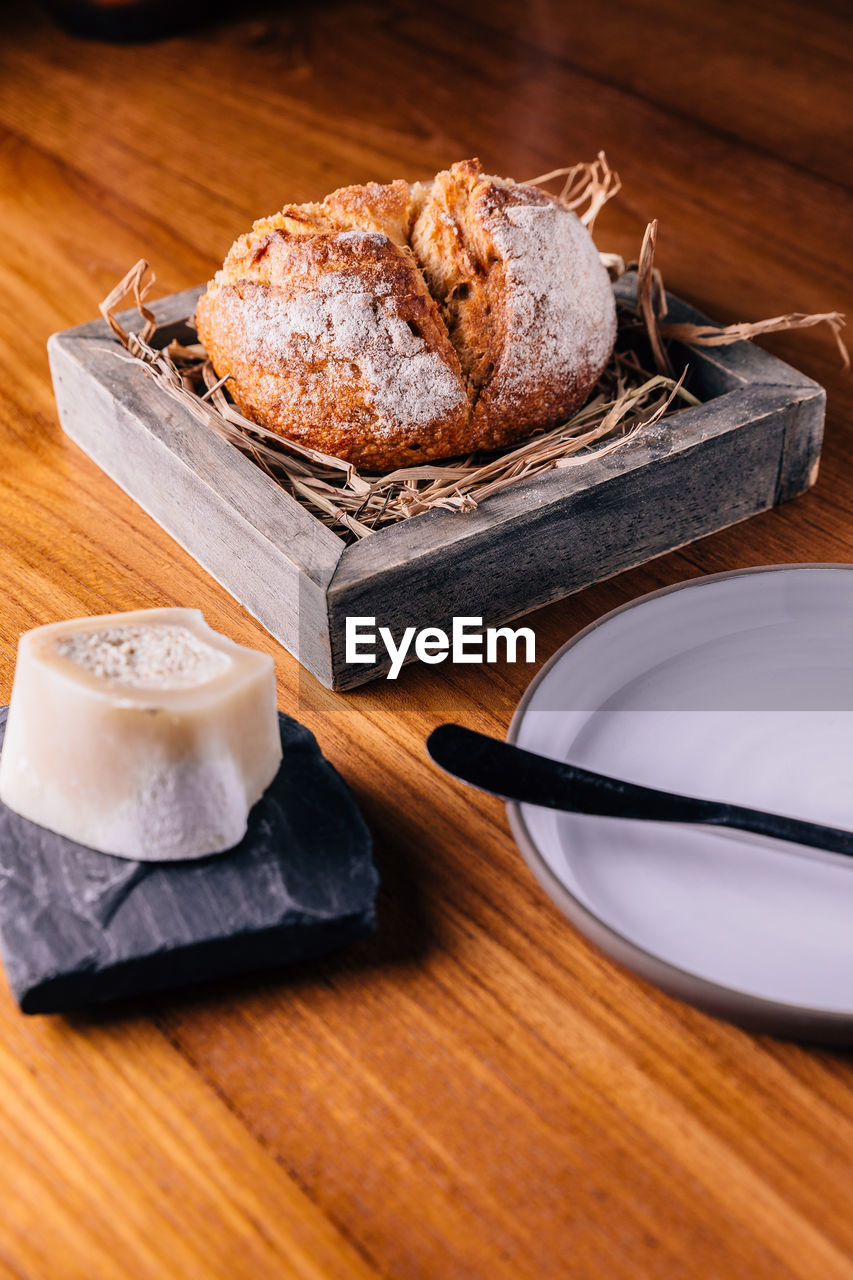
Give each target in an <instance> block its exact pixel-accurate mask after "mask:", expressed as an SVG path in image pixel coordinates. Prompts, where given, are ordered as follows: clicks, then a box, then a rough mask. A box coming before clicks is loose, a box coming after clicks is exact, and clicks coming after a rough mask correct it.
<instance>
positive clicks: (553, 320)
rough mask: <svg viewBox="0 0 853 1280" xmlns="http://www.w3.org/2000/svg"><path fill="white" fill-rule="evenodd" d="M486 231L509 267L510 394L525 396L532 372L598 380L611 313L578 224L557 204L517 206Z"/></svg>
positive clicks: (603, 278)
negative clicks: (597, 375)
mask: <svg viewBox="0 0 853 1280" xmlns="http://www.w3.org/2000/svg"><path fill="white" fill-rule="evenodd" d="M488 227H489V231H490V233H491V236H492V238H493V240H494V244H495V247H496V248H497V250H498V252H499V253H500V255H501V257H502V258H503V259H504V261H505V265H506V284H507V292H508V297H507V306H508V308H509V323H508V325H507V333H508V341H507V346H506V348H505V351H504V354H503V359H502V361H501V369H500V375H501V382H502V383H503V384H504V386H505V388H506V391H507V393H509V394H510V395H512V394H517V395H523V394H524V392H525V389H529V386H530V376H531V370H532V369H534V368H535V369H536V370H537V372H538V377H539V378H541V379H542V380H544V381H550V380H553V379H558V380H560V381H561V382H564V383H567V384H570V383H572V382H574V381H575V380H576V379H577V378H578V377H579V376H584V375H586V374H587V373H588V372H589V371H590V370H591V371H592V372H593V374H595V373H597V372H598V371H599V370H600V369H602V368H603V367H604V365H605V364H606V363H607V361H608V359H609V358H610V353H611V351H612V350H613V343H614V341H615V339H616V307H615V304H614V300H613V290H612V288H611V285H610V281H609V279H608V276H607V272H606V270H605V268H604V267H603V265H602V263H601V260H600V258H599V256H598V250H597V249H596V247H595V244H594V242H593V240H592V237H591V236H590V234H589V232H588V231H587V230H586V228H585V227H584V225H583V223H582V222H581V221H580V219H579V218H577V217H576V216H575V215H574V214H573V213H568V212H567V210H565V209H563V208H561V207H560V206H559V205H554V204H550V203H549V204H529V205H517V204H514V205H509V206H507V207H504V208H502V209H498V210H496V211H495V212H493V213H492V214H491V215H490V216H489V219H488Z"/></svg>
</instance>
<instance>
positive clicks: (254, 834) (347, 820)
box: [0, 707, 379, 1013]
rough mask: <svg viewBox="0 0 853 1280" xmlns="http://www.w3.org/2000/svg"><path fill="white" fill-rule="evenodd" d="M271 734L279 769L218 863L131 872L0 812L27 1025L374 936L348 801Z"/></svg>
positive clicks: (5, 886)
mask: <svg viewBox="0 0 853 1280" xmlns="http://www.w3.org/2000/svg"><path fill="white" fill-rule="evenodd" d="M6 713H7V708H5V707H3V708H0V744H2V738H3V734H4V733H5V729H6ZM279 721H280V725H281V745H282V749H283V752H284V759H283V761H282V765H281V768H280V770H279V772H278V774H277V775H276V778H275V780H274V781H273V783H272V785H271V786H270V787H269V788H268V790H267V791H266V793H265V794H264V796H263V797H262V798H261V800H259V801H258V803H257V804H256V805H255V807H254V808H253V809H252V812H251V814H250V816H249V829H248V832H247V834H246V837H245V839H244V840H243V841H242V842H241V843H240V844H239V845H237V846H236V848H234V849H233V850H231V851H230V852H228V853H224V854H216V855H213V856H211V857H208V858H197V859H194V860H192V861H189V862H177V863H174V862H173V863H158V862H131V861H128V860H127V859H124V858H115V857H112V856H110V855H109V854H105V853H97V852H96V851H95V850H94V849H89V848H86V847H85V846H84V845H79V844H75V843H74V841H72V840H66V839H65V838H64V837H63V836H58V835H55V834H54V833H53V832H51V831H48V830H46V829H45V828H44V827H39V826H36V825H35V823H32V822H28V821H27V820H26V819H25V818H21V817H19V816H18V814H16V813H13V812H12V811H11V810H10V809H7V808H6V806H5V805H3V804H0V951H2V956H3V964H4V966H5V969H6V976H7V978H8V981H9V986H10V987H11V988H12V992H13V994H14V996H15V999H16V1000H17V1001H18V1003H19V1005H20V1006H21V1009H22V1010H23V1011H24V1012H25V1013H58V1012H62V1011H64V1010H68V1009H72V1008H77V1007H79V1006H82V1005H88V1004H93V1003H97V1002H100V1001H104V1000H115V999H118V998H119V997H121V996H127V995H131V994H136V993H139V992H141V991H152V990H158V989H165V988H168V987H178V986H184V985H185V984H187V983H191V982H197V981H199V980H202V979H209V978H217V977H224V976H225V975H227V974H234V973H241V972H245V971H247V970H251V969H255V968H260V967H263V966H267V965H280V964H284V963H289V962H292V961H296V960H303V959H306V958H308V957H311V956H316V955H319V954H321V953H322V952H325V951H329V950H331V949H332V948H333V947H338V946H340V945H342V944H343V943H347V942H350V941H352V940H354V939H356V938H359V937H361V936H362V935H364V934H366V933H368V932H370V931H371V930H372V929H373V928H374V927H375V924H376V917H375V909H374V900H375V897H376V890H377V888H378V884H379V877H378V874H377V871H376V868H375V866H374V864H373V859H372V857H371V846H372V842H371V838H370V832H369V831H368V829H367V827H366V826H365V823H364V820H363V818H362V817H361V814H360V813H359V811H358V808H357V806H356V803H355V800H354V798H353V796H352V793H351V792H350V790H349V788H348V787H347V785H346V783H345V782H344V781H343V779H342V778H341V777H340V776H339V774H338V773H336V772H335V770H334V769H333V768H332V766H331V765H330V764H329V763H328V761H327V760H325V759H324V758H323V755H322V754H321V752H320V749H319V747H318V746H317V742H316V739H315V738H314V736H313V734H312V733H310V732H309V731H308V730H307V729H306V728H304V727H303V726H302V725H300V724H298V723H297V722H296V721H295V720H291V719H290V717H289V716H285V715H281V714H280V715H279Z"/></svg>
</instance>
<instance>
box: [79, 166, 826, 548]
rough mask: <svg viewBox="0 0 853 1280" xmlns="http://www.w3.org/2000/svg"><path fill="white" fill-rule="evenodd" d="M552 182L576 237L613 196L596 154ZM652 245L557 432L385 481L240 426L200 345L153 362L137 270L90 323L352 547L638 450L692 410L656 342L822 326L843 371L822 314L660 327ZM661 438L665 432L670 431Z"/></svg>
mask: <svg viewBox="0 0 853 1280" xmlns="http://www.w3.org/2000/svg"><path fill="white" fill-rule="evenodd" d="M558 179H562V186H561V189H560V193H559V196H558V199H560V200H561V201H562V202H563V204H564V205H565V206H566V207H567V208H570V209H572V210H573V211H574V212H576V213H577V214H578V216H579V217H580V218H581V220H582V221H584V222H585V223H586V225H587V226H588V227H591V226H592V225H593V224H594V221H595V218H596V216H597V214H598V213H599V212H600V210H601V209H602V208H603V206H604V205H605V204H606V203H607V201H608V200H610V199H612V197H613V196H614V195H615V194H616V192H617V191H618V190H619V188H620V185H621V184H620V181H619V176H618V174H616V173H615V172H614V171H613V170H612V169H611V168H610V166H609V165H608V163H607V159H606V157H605V155H604V153H603V152H600V153H599V155H598V157H597V159H596V160H595V161H593V162H592V163H591V164H580V165H573V166H572V167H571V168H564V169H554V170H553V171H552V172H551V173H546V174H542V175H541V177H539V178H534V179H533V180H532V181H533V184H535V185H543V184H545V183H547V182H552V181H557V180H558ZM656 241H657V222H653V223H651V224H650V225H649V227H648V228H647V229H646V234H645V236H644V238H643V246H642V250H641V253H640V260H639V264H638V279H637V299H638V302H637V309H636V310H633V309H631V308H629V307H628V306H627V305H626V304H624V303H620V305H619V307H618V309H617V318H618V324H619V335H618V337H617V343H616V349H615V351H614V353H613V356H612V358H611V361H610V363H609V364H608V366H607V368H606V369H605V370H604V372H603V373H602V375H601V378H600V379H599V381H598V384H597V386H596V388H595V389H594V391H593V393H592V395H591V396H590V398H589V399H588V400H587V402H586V404H585V405H583V407H582V408H580V409H579V410H578V411H577V412H576V413H574V414H573V415H572V416H571V418H569V419H568V421H566V422H565V423H563V424H561V425H560V426H558V427H554V428H552V429H551V430H548V431H542V432H539V433H537V434H535V435H533V436H531V437H530V438H529V439H528V440H525V441H523V442H522V443H521V444H517V445H513V446H509V447H507V448H505V449H502V450H499V451H497V452H496V453H494V454H492V455H490V456H483V455H476V454H472V455H471V456H470V457H467V458H456V459H450V460H448V461H440V462H433V463H426V464H421V465H418V466H413V467H403V468H400V469H398V470H396V471H393V472H390V473H389V474H386V475H366V474H365V475H363V474H361V473H360V472H359V471H358V470H357V469H356V468H355V467H354V466H353V465H352V463H349V462H345V461H343V460H342V459H340V458H334V457H332V456H330V455H329V454H324V453H320V452H319V451H318V450H316V449H311V448H308V447H307V446H306V445H302V444H299V443H298V442H297V441H295V440H291V439H289V438H287V437H283V436H280V435H277V434H276V433H275V432H273V431H269V430H267V429H266V428H265V427H262V426H261V425H260V424H258V423H256V422H252V421H251V420H250V419H248V418H246V417H244V415H243V414H241V413H240V411H239V410H238V409H237V407H236V406H235V405H234V404H233V403H232V401H231V400H229V398H228V395H227V384H228V377H227V376H226V377H225V378H220V377H218V376H217V374H216V372H215V371H214V369H213V366H212V365H211V363H210V361H209V360H208V359H207V355H206V352H205V351H204V348H203V347H202V346H201V344H200V343H198V342H187V343H181V342H177V341H173V342H172V343H170V345H169V346H168V347H167V348H164V349H162V350H161V349H159V348H157V347H156V346H154V345H152V341H153V340H154V338H155V333H156V322H155V319H154V315H153V313H152V312H151V310H150V309H149V308H148V307H147V306H146V301H145V300H146V298H147V296H148V293H149V291H150V289H151V286H152V285H153V283H154V277H153V274H149V266H148V263H147V262H146V261H145V260H144V259H143V260H140V261H139V262H138V263H137V264H136V266H135V267H133V269H132V270H131V271H128V273H127V275H126V276H125V277H124V278H123V279H122V280H121V281H119V283H118V284H117V285H116V287H115V288H114V289H113V290H112V292H111V293H110V295H109V297H107V298H105V299H104V301H103V302H102V304H101V314H102V315H103V316H104V317H105V318H106V320H107V321H108V322H109V324H110V327H111V329H112V331H113V333H114V334H115V336H116V338H117V339H118V343H119V344H120V345H118V346H116V348H115V354H116V356H117V357H119V358H122V359H125V360H131V361H133V362H134V363H135V364H137V365H140V366H141V367H142V368H143V369H144V370H145V372H146V374H147V375H148V376H150V377H151V378H152V379H153V380H154V381H155V383H156V384H157V385H158V386H159V387H160V388H161V389H162V390H163V391H164V392H166V393H167V394H168V395H169V396H171V397H172V398H173V399H175V400H177V401H178V402H180V403H181V404H182V405H183V406H184V407H185V408H186V409H187V410H188V412H190V413H191V414H192V415H193V416H194V417H195V418H197V419H198V420H199V421H201V422H203V423H205V424H206V425H207V426H208V427H210V428H211V429H212V430H214V431H216V432H217V433H218V434H219V435H221V436H223V437H224V438H225V439H226V440H228V441H229V443H231V444H233V445H235V446H236V447H237V448H238V449H240V450H241V452H243V453H244V454H246V455H247V456H248V457H249V458H251V459H252V461H253V462H255V463H256V464H257V466H258V467H259V468H260V469H261V470H262V471H263V472H265V474H266V475H267V476H269V477H270V478H271V479H272V480H274V481H275V482H276V483H277V484H280V485H281V486H282V487H283V488H285V489H286V490H288V491H289V492H290V493H291V494H292V495H293V496H294V497H295V498H296V499H297V500H298V501H299V502H301V503H303V505H304V506H306V507H307V508H308V509H309V510H310V511H311V512H312V513H313V514H314V515H315V516H317V518H318V519H320V520H322V521H323V522H324V523H325V524H327V525H329V526H330V527H331V528H333V529H335V530H336V531H337V532H338V533H339V534H341V536H343V537H344V538H345V539H348V540H353V539H359V538H366V537H369V536H370V534H372V533H375V532H376V531H377V530H380V529H383V528H386V527H388V526H389V525H391V524H394V523H396V522H397V521H399V520H408V519H411V518H412V517H413V516H417V515H419V514H421V513H423V512H426V511H432V510H436V509H441V510H447V511H454V512H461V513H464V512H468V511H473V510H475V509H476V507H477V506H478V505H479V503H480V502H482V501H483V500H484V499H485V498H487V497H489V496H490V495H492V494H495V493H499V492H501V491H503V490H506V489H509V488H511V487H513V486H515V485H518V484H521V483H522V482H523V481H526V480H530V479H532V478H534V477H536V476H540V475H544V474H545V473H546V472H548V471H550V470H552V469H553V468H555V467H569V466H584V465H586V464H587V463H589V462H590V461H592V460H594V459H597V458H603V457H606V456H607V455H608V454H611V453H613V452H614V451H615V450H617V449H623V448H625V447H626V446H628V445H630V444H631V443H632V442H636V441H638V440H641V439H642V438H643V436H644V434H645V433H648V432H649V430H650V429H652V428H653V427H654V425H655V424H658V423H660V422H661V420H662V419H663V418H667V419H671V418H672V417H673V415H677V413H678V411H679V410H680V409H682V408H684V407H687V406H689V405H695V404H698V403H699V402H698V401H697V399H696V397H695V396H694V395H692V394H691V392H690V391H689V390H688V389H687V388H686V387H685V385H684V379H685V375H686V373H687V370H686V369H685V370H684V371H683V372H682V374H681V376H680V377H679V378H678V379H676V378H675V377H674V375H673V370H672V365H671V362H670V359H669V355H668V352H667V349H666V345H665V344H666V341H667V340H672V339H675V340H677V341H679V342H686V343H690V344H695V345H706V346H716V345H722V344H726V343H731V342H738V341H741V340H743V339H744V338H748V337H752V336H754V335H756V334H761V333H773V332H778V331H780V330H787V329H800V328H806V327H809V326H811V325H816V324H828V325H829V326H830V327H831V328H832V330H833V333H834V336H835V340H836V342H837V343H838V346H839V349H840V351H841V353H842V357H843V359H844V362H845V367H848V368H849V364H850V361H849V356H848V354H847V350H846V347H845V346H844V343H843V341H842V339H841V328H842V326H843V323H844V317H843V316H841V315H840V314H839V313H838V312H834V311H833V312H827V313H824V314H821V315H814V316H806V315H801V314H799V313H796V314H792V315H789V316H777V317H775V318H774V319H772V320H764V321H758V322H757V323H754V324H739V325H729V326H727V327H726V328H722V329H717V328H714V327H713V326H709V325H674V324H666V323H661V322H662V321H663V320H665V317H666V292H665V290H664V287H663V280H662V278H661V274H660V272H659V271H658V269H657V267H656V266H655V265H654V256H655V246H656ZM600 256H601V259H602V262H603V263H604V265H605V266H606V267H607V270H608V272H609V273H610V275H611V277H612V278H613V279H618V277H619V276H621V275H622V274H624V272H625V269H626V267H625V262H624V259H622V258H621V257H620V256H619V255H618V254H606V253H603V254H601V255H600ZM128 295H132V297H133V299H134V301H135V303H136V306H137V309H138V310H139V313H140V315H141V317H142V324H141V326H140V327H139V329H138V330H136V331H128V330H125V329H124V328H123V326H122V324H121V322H120V321H119V320H118V318H117V316H116V314H115V313H116V311H117V310H118V309H119V307H120V306H121V304H122V302H123V300H124V299H125V298H126V297H127V296H128ZM187 324H188V326H189V325H190V324H191V321H190V320H188V321H187ZM643 336H644V337H645V338H646V339H647V341H648V346H649V348H650V349H651V352H652V361H653V363H654V366H655V367H654V369H648V368H646V367H645V366H644V364H643V362H642V360H641V358H640V354H639V352H640V351H641V350H642V347H640V348H638V347H637V339H638V337H643ZM671 429H672V430H677V421H676V422H674V423H673V425H672V427H671Z"/></svg>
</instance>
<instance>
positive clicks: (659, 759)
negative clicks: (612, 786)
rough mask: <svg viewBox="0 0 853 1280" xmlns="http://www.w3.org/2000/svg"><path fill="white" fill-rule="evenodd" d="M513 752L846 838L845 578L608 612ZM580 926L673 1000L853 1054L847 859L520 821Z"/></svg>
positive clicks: (528, 854)
mask: <svg viewBox="0 0 853 1280" xmlns="http://www.w3.org/2000/svg"><path fill="white" fill-rule="evenodd" d="M508 736H509V740H510V741H511V742H515V743H517V744H518V745H519V746H521V747H526V748H528V749H529V750H531V751H537V752H539V753H540V754H542V755H546V756H551V757H552V758H554V759H558V760H570V761H571V762H572V763H575V764H580V765H585V766H587V767H588V768H590V769H595V770H597V771H598V772H600V773H608V774H612V775H614V776H616V777H620V778H627V779H629V780H630V781H632V782H639V783H644V784H646V785H647V786H652V787H659V788H662V789H664V790H667V791H677V792H683V793H686V794H688V795H697V796H704V797H707V798H708V799H716V800H727V801H730V802H733V803H736V804H744V805H749V806H752V807H754V808H760V809H768V810H775V811H776V812H780V813H787V814H790V815H792V816H794V817H798V818H807V819H810V820H811V821H815V822H822V823H826V824H828V825H830V826H837V827H849V828H853V566H846V565H796V566H778V567H773V568H767V569H754V570H745V571H743V572H735V573H726V574H716V575H714V576H711V577H706V578H701V579H698V580H694V581H692V582H688V583H684V584H682V585H680V586H678V587H674V588H669V589H667V590H664V591H658V592H655V593H654V594H653V595H649V596H645V597H643V598H642V599H641V600H637V601H635V602H634V603H632V604H630V605H628V606H626V607H624V608H622V609H617V610H616V611H615V612H614V613H611V614H608V615H607V616H606V617H605V618H602V619H601V620H600V621H599V622H597V623H595V624H594V626H592V627H589V628H587V629H586V630H585V631H583V632H581V633H580V635H578V636H576V637H575V638H574V639H573V640H571V641H570V642H569V643H568V644H567V645H565V646H564V647H563V648H562V649H561V650H560V651H559V652H558V653H557V654H555V656H554V657H553V658H552V659H551V661H550V662H549V663H548V664H547V665H546V666H545V667H544V668H543V670H542V671H541V672H540V673H539V675H538V676H537V677H536V679H535V680H534V681H533V683H532V684H531V686H530V688H529V689H528V690H527V692H526V694H525V696H524V698H523V699H522V701H521V703H520V705H519V707H518V710H517V712H516V714H515V717H514V719H513V722H512V725H511V726H510V730H509V735H508ZM508 812H509V820H510V824H511V826H512V829H513V833H514V835H515V837H516V839H517V841H518V843H519V846H520V848H521V850H522V853H523V854H524V856H525V858H526V860H527V862H528V864H529V865H530V867H531V869H532V870H533V872H534V874H535V875H536V876H537V877H538V879H539V880H540V882H541V883H542V885H543V886H544V888H545V889H546V890H547V892H548V893H549V894H550V896H551V897H552V898H553V899H554V901H555V902H556V903H557V905H558V906H559V907H560V908H561V909H562V910H563V911H564V912H565V914H566V915H567V916H568V917H569V919H570V920H572V921H573V923H574V924H575V925H577V927H578V928H579V929H581V931H582V932H584V933H585V934H586V935H587V936H588V937H590V938H592V939H593V940H594V941H595V942H596V943H598V944H599V945H600V946H601V947H602V948H603V949H604V950H605V951H607V952H608V953H609V954H611V955H612V956H614V957H615V958H616V959H618V960H619V961H621V962H622V963H624V964H626V965H628V966H629V967H630V968H632V969H634V970H636V971H637V972H638V973H640V974H641V975H643V976H644V977H646V978H649V979H650V980H651V981H653V982H656V983H657V984H658V985H659V986H661V987H663V988H664V989H665V990H668V991H670V992H671V993H673V994H675V995H677V996H680V997H681V998H683V999H686V1000H689V1001H691V1002H692V1003H694V1004H697V1005H699V1006H701V1007H703V1008H706V1009H709V1010H711V1011H712V1012H715V1013H718V1014H721V1015H723V1016H725V1017H729V1018H731V1019H733V1020H735V1021H738V1022H741V1023H744V1024H747V1025H750V1026H752V1027H756V1028H762V1029H766V1030H770V1031H774V1032H777V1033H780V1034H789V1035H795V1036H806V1037H811V1038H820V1039H833V1040H838V1041H844V1040H853V859H848V858H843V857H841V856H837V855H831V854H822V853H818V852H814V851H810V850H806V849H802V848H800V847H799V846H795V845H785V844H784V843H782V842H775V841H762V840H760V839H758V838H755V837H750V836H742V837H741V836H738V835H737V834H736V833H731V832H722V831H717V830H710V829H702V828H699V827H690V826H687V825H683V824H678V825H670V824H664V823H646V822H634V821H626V820H623V819H618V818H598V817H587V816H583V815H578V814H560V813H556V812H553V811H550V810H546V809H539V808H537V807H535V806H531V805H516V804H510V805H508Z"/></svg>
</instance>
